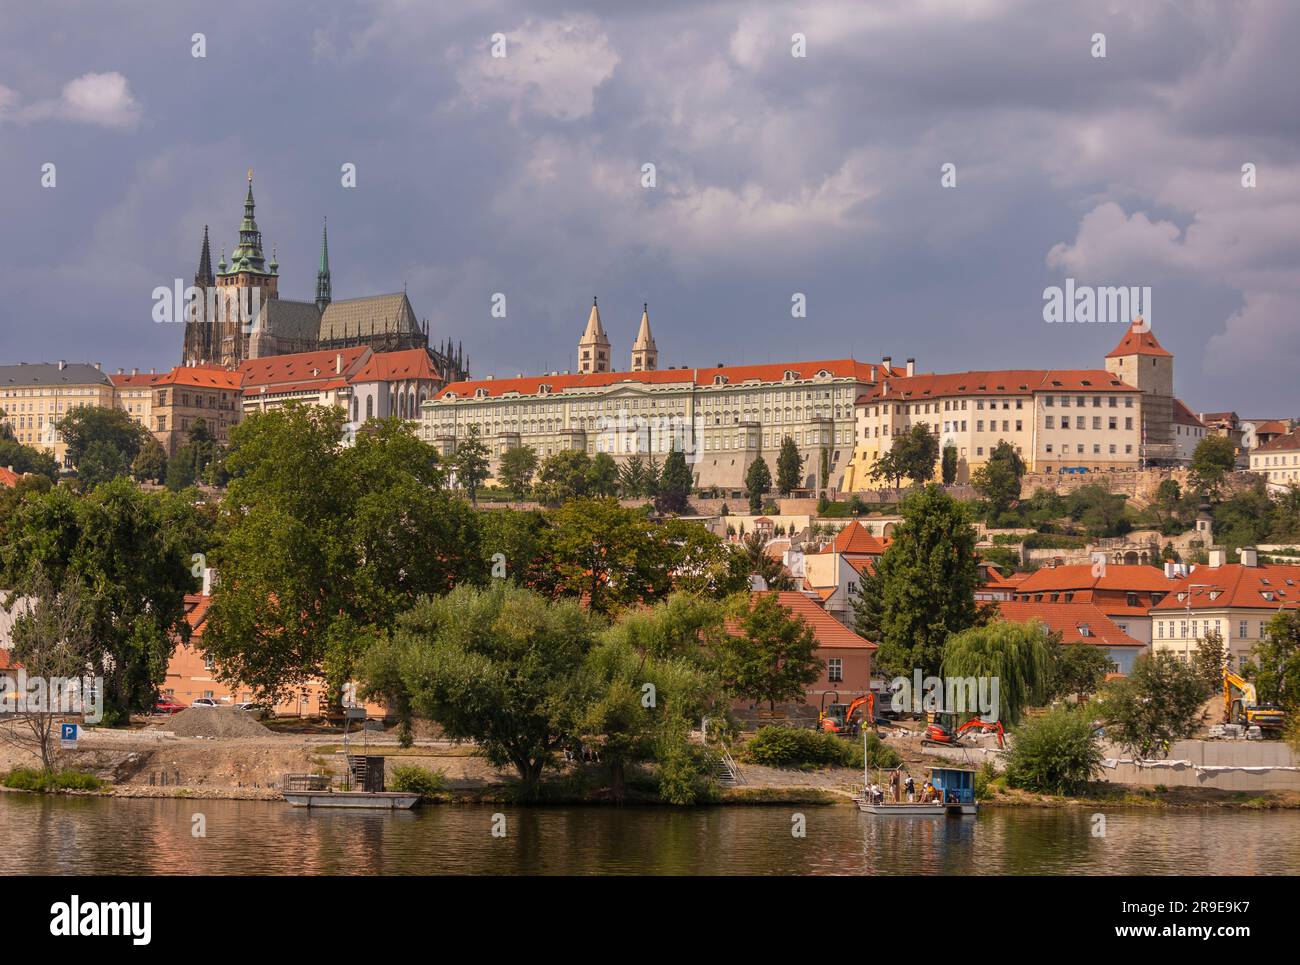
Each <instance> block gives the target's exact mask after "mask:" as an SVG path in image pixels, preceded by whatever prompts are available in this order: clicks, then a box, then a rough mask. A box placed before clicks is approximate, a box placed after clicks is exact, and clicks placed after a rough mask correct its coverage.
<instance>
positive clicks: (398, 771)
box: [392, 764, 447, 797]
mask: <svg viewBox="0 0 1300 965" xmlns="http://www.w3.org/2000/svg"><path fill="white" fill-rule="evenodd" d="M392 783H393V790H394V791H405V792H406V793H408V794H419V795H422V796H423V797H431V796H432V795H434V794H439V793H441V792H443V791H445V790H447V772H446V771H443V770H441V769H439V770H436V771H431V770H429V769H428V768H427V767H420V766H419V765H416V764H398V765H396V766H394V767H393V782H392Z"/></svg>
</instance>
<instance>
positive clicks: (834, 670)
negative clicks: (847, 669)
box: [826, 657, 844, 683]
mask: <svg viewBox="0 0 1300 965" xmlns="http://www.w3.org/2000/svg"><path fill="white" fill-rule="evenodd" d="M826 676H827V678H828V679H829V680H830V682H831V683H841V682H842V681H843V680H844V658H843V657H831V658H830V659H829V660H827V661H826Z"/></svg>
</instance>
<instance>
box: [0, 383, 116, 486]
mask: <svg viewBox="0 0 1300 965" xmlns="http://www.w3.org/2000/svg"><path fill="white" fill-rule="evenodd" d="M113 404H114V403H113V383H112V382H111V381H109V378H108V376H107V375H105V374H104V373H103V372H102V371H100V367H99V363H98V362H96V363H95V364H93V365H91V364H88V363H85V362H65V361H59V362H19V363H18V364H17V365H0V410H3V412H4V419H3V422H4V424H5V425H7V426H8V427H9V428H10V430H11V431H12V432H13V434H14V438H15V439H17V440H18V441H19V442H21V443H23V444H24V445H28V446H32V447H34V448H37V449H43V450H44V451H46V452H49V453H51V454H53V456H54V458H55V460H56V461H57V462H58V464H59V465H60V466H65V467H66V466H67V446H66V445H65V444H64V442H63V438H62V437H61V436H60V435H59V434H58V433H57V432H56V431H55V429H54V426H55V424H56V423H57V422H58V421H59V420H60V419H62V418H63V417H64V416H65V415H67V414H68V412H70V411H71V410H72V409H75V408H77V407H78V406H83V405H97V406H103V407H105V408H111V407H112V406H113Z"/></svg>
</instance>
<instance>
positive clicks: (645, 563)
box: [546, 499, 670, 613]
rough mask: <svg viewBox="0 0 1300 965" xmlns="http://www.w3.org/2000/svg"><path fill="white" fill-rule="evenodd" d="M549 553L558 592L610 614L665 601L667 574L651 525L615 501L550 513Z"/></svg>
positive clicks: (577, 503)
mask: <svg viewBox="0 0 1300 965" xmlns="http://www.w3.org/2000/svg"><path fill="white" fill-rule="evenodd" d="M549 518H550V523H551V525H550V528H549V529H548V530H547V542H546V547H547V552H548V553H549V556H550V560H551V567H552V570H553V572H554V574H555V578H556V585H557V589H558V591H559V592H560V593H562V594H564V595H571V596H578V597H585V598H586V599H587V601H588V605H589V606H590V607H591V609H592V611H593V612H595V613H609V612H611V611H612V610H616V609H619V608H621V607H624V606H628V605H631V604H635V603H642V602H646V601H649V600H653V599H657V598H659V597H661V596H665V595H667V592H668V589H669V585H670V584H669V581H670V574H669V572H668V570H667V566H666V565H665V564H666V552H665V548H664V546H663V544H662V542H660V541H659V540H657V539H656V538H655V534H656V530H655V528H654V524H653V523H650V522H648V521H647V520H646V518H645V515H644V514H643V513H641V512H639V511H638V510H635V509H625V508H624V507H622V506H620V505H619V504H618V501H617V500H614V499H573V500H570V501H568V502H566V503H565V504H564V505H563V506H561V507H560V508H559V509H556V510H554V511H553V512H551V513H550V516H549Z"/></svg>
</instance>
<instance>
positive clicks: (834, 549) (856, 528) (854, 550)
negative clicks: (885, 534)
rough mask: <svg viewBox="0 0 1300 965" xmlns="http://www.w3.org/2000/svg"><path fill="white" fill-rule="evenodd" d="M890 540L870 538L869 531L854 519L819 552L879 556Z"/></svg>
mask: <svg viewBox="0 0 1300 965" xmlns="http://www.w3.org/2000/svg"><path fill="white" fill-rule="evenodd" d="M889 543H890V540H888V539H881V538H879V537H878V536H872V535H871V531H870V530H869V529H867V528H866V527H865V526H863V525H862V524H861V523H859V522H858V521H857V520H856V519H855V520H852V521H851V522H850V523H849V525H847V526H845V527H844V528H843V529H842V530H840V531H839V532H838V533H836V534H835V539H834V540H833V541H832V542H830V543H827V544H826V545H825V546H823V547H822V548H821V550H820V551H819V552H822V553H840V554H842V555H845V556H881V555H882V554H883V553H884V552H885V550H886V549H887V548H888V546H889Z"/></svg>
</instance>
